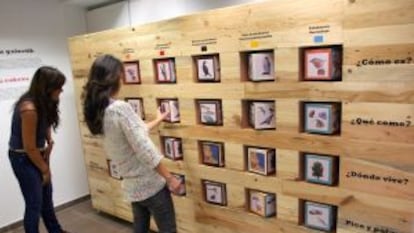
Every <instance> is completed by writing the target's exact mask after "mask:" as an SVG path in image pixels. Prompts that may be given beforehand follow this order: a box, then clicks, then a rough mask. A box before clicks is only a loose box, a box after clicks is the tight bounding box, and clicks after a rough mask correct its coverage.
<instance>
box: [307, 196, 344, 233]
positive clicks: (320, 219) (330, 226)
mask: <svg viewBox="0 0 414 233" xmlns="http://www.w3.org/2000/svg"><path fill="white" fill-rule="evenodd" d="M304 206H305V207H304V209H305V210H304V214H305V216H304V219H305V226H307V227H309V228H313V229H318V230H322V231H326V232H333V231H334V229H335V228H336V212H337V207H336V206H332V205H327V204H321V203H316V202H310V201H305V203H304Z"/></svg>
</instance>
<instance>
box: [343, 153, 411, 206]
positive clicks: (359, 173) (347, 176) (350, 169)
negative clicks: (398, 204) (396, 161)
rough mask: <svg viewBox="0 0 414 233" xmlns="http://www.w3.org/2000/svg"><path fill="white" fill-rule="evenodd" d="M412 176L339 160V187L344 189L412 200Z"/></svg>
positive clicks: (379, 165) (388, 169)
mask: <svg viewBox="0 0 414 233" xmlns="http://www.w3.org/2000/svg"><path fill="white" fill-rule="evenodd" d="M413 180H414V174H413V172H412V171H411V172H404V171H401V170H397V169H394V168H392V167H389V166H387V165H384V164H376V163H372V162H366V161H362V160H357V159H351V158H342V159H341V175H340V183H341V184H340V185H341V187H343V188H346V189H352V190H359V191H363V192H366V193H374V194H378V195H381V196H389V197H394V198H400V199H402V200H414V182H413Z"/></svg>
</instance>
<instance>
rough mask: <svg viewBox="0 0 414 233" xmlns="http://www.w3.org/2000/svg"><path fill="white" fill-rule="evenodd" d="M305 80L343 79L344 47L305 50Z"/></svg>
mask: <svg viewBox="0 0 414 233" xmlns="http://www.w3.org/2000/svg"><path fill="white" fill-rule="evenodd" d="M304 54H305V55H304V77H303V79H304V80H305V81H320V80H325V81H338V80H341V79H342V49H341V48H340V47H339V46H332V47H322V48H306V49H305V50H304Z"/></svg>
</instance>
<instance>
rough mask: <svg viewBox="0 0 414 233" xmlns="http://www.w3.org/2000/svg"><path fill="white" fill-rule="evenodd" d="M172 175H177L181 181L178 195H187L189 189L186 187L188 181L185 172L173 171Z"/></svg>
mask: <svg viewBox="0 0 414 233" xmlns="http://www.w3.org/2000/svg"><path fill="white" fill-rule="evenodd" d="M171 175H173V176H175V177H176V178H177V179H178V180H179V181H180V182H181V184H180V189H179V191H178V194H177V195H178V196H186V195H187V189H186V183H185V176H184V175H183V174H179V173H175V172H171Z"/></svg>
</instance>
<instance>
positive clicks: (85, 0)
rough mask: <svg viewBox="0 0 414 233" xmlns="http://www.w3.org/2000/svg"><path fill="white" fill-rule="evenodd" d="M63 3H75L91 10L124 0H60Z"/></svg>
mask: <svg viewBox="0 0 414 233" xmlns="http://www.w3.org/2000/svg"><path fill="white" fill-rule="evenodd" d="M60 1H61V2H63V3H65V4H70V5H77V6H80V7H84V8H85V9H88V10H91V9H95V8H98V7H102V6H106V5H109V4H112V3H115V2H122V1H125V0H60Z"/></svg>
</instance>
